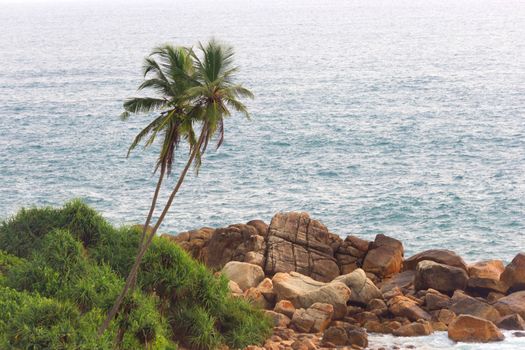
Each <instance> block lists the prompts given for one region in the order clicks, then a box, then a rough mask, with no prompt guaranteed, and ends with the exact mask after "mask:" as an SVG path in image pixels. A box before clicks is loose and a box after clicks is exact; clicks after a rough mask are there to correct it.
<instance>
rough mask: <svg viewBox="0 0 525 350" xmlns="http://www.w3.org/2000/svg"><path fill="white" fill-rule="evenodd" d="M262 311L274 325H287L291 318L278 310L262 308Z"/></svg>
mask: <svg viewBox="0 0 525 350" xmlns="http://www.w3.org/2000/svg"><path fill="white" fill-rule="evenodd" d="M264 313H265V314H266V315H267V316H268V317H270V319H271V320H272V321H273V325H274V327H288V325H289V324H290V322H291V320H290V318H288V317H287V316H286V315H283V314H281V313H279V312H275V311H270V310H264Z"/></svg>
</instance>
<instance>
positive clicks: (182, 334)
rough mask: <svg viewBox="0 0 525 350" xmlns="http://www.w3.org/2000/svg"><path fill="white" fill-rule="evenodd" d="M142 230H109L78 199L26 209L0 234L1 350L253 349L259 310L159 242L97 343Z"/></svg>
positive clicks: (260, 333) (261, 330) (263, 324)
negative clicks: (224, 346) (99, 329)
mask: <svg viewBox="0 0 525 350" xmlns="http://www.w3.org/2000/svg"><path fill="white" fill-rule="evenodd" d="M139 240H140V228H134V227H123V228H120V229H116V228H114V227H112V226H111V225H109V224H108V223H107V222H106V221H105V220H104V219H103V218H102V217H101V216H100V215H99V214H97V213H96V212H95V211H94V210H92V209H91V208H89V207H88V206H86V205H85V204H83V203H82V202H80V201H72V202H69V203H67V204H66V205H65V206H64V207H63V208H60V209H55V208H32V209H23V210H21V211H20V212H19V213H18V214H16V215H15V216H13V217H12V218H11V219H9V220H7V221H6V222H4V223H2V225H1V227H0V315H2V316H1V317H0V348H1V349H115V348H118V349H175V348H176V344H177V343H182V344H184V345H185V346H188V347H190V348H194V349H212V348H216V347H218V346H220V345H222V344H227V345H229V346H230V347H233V348H242V347H244V346H246V345H249V344H255V343H260V342H262V341H263V340H264V338H265V337H266V336H267V335H268V332H269V330H270V324H269V322H268V320H267V319H266V318H265V317H264V315H263V313H262V312H261V311H259V310H256V309H254V308H253V307H252V306H251V305H249V304H248V303H247V302H245V301H244V300H240V299H234V298H232V297H231V296H230V295H229V293H228V288H227V281H226V280H224V279H223V278H219V277H215V276H214V275H213V274H212V273H211V272H210V271H208V270H207V269H206V268H205V267H204V266H203V265H202V264H200V263H198V262H196V261H194V260H193V259H192V258H191V257H190V256H189V255H188V254H186V253H185V252H184V251H183V250H182V249H180V248H179V247H178V246H176V245H174V244H172V243H170V242H169V241H168V240H164V239H161V238H156V239H155V240H154V241H153V244H152V246H151V249H150V250H149V251H148V253H147V254H146V256H145V257H144V260H143V262H142V265H141V268H142V270H141V273H140V274H139V280H138V284H139V286H140V288H138V289H137V290H135V291H134V292H133V293H132V294H131V295H130V296H128V297H127V298H126V300H125V302H124V304H123V307H122V308H121V312H120V313H119V315H118V317H117V319H116V322H114V323H113V324H112V326H111V328H110V329H109V331H108V332H106V333H105V334H104V336H103V337H101V338H98V337H97V336H96V327H97V325H99V324H100V323H101V322H102V320H103V319H104V317H105V314H106V313H107V311H108V310H109V308H110V307H111V305H112V302H113V301H114V300H115V298H116V296H117V295H118V293H119V291H120V289H121V288H122V285H123V283H124V278H125V277H126V275H127V273H128V271H129V269H130V267H131V265H132V263H133V258H134V255H135V254H136V251H137V249H138V244H139Z"/></svg>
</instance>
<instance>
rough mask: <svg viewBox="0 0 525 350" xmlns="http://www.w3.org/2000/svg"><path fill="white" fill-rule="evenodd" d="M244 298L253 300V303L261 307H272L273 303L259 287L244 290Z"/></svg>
mask: <svg viewBox="0 0 525 350" xmlns="http://www.w3.org/2000/svg"><path fill="white" fill-rule="evenodd" d="M243 295H244V298H245V299H247V300H249V301H251V303H252V304H253V305H255V306H256V307H258V308H261V309H270V308H271V304H270V303H269V302H268V300H266V298H265V297H264V295H263V294H262V293H261V291H260V290H259V289H257V288H248V289H247V290H246V291H245V292H244V294H243Z"/></svg>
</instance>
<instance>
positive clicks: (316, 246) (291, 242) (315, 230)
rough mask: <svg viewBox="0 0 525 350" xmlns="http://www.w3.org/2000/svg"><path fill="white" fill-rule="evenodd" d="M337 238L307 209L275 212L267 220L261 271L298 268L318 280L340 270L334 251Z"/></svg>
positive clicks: (268, 273) (338, 240)
mask: <svg viewBox="0 0 525 350" xmlns="http://www.w3.org/2000/svg"><path fill="white" fill-rule="evenodd" d="M341 241H342V240H341V238H340V237H339V236H337V235H334V234H332V233H330V232H328V229H327V228H326V227H325V226H324V225H323V224H321V223H320V222H319V221H317V220H312V219H311V218H310V216H309V215H308V214H307V213H298V212H291V213H278V214H276V215H275V216H274V217H273V218H272V221H271V223H270V227H269V231H268V237H267V254H266V263H265V267H264V271H265V272H266V274H267V275H270V276H272V275H274V274H276V273H278V272H290V271H295V272H299V273H300V274H302V275H305V276H310V277H312V278H313V279H316V280H318V281H322V282H329V281H331V280H333V279H334V278H335V277H337V276H338V275H339V273H340V271H339V266H338V265H337V260H336V258H334V253H335V251H336V250H337V248H338V247H339V246H340V245H341Z"/></svg>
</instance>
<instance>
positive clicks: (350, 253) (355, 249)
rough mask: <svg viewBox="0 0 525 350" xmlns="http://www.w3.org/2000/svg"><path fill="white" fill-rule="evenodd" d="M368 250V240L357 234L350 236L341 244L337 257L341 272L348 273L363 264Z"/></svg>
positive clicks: (336, 253)
mask: <svg viewBox="0 0 525 350" xmlns="http://www.w3.org/2000/svg"><path fill="white" fill-rule="evenodd" d="M367 251H368V241H364V240H362V239H360V238H358V237H355V236H348V237H346V239H345V240H344V241H343V242H342V243H341V244H340V245H339V247H338V248H337V250H336V252H335V258H336V260H337V265H339V270H340V273H341V274H343V275H344V274H348V273H350V272H352V271H354V270H356V269H357V268H358V266H361V265H362V264H363V258H364V257H365V255H366V253H367Z"/></svg>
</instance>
